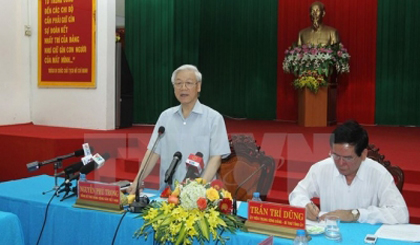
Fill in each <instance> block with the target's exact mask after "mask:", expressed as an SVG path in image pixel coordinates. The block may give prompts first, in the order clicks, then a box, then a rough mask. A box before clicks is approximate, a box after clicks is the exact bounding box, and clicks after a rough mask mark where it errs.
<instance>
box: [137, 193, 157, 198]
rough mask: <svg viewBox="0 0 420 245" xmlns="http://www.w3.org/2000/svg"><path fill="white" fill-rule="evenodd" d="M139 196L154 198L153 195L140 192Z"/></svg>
mask: <svg viewBox="0 0 420 245" xmlns="http://www.w3.org/2000/svg"><path fill="white" fill-rule="evenodd" d="M140 196H147V197H148V198H152V197H154V196H156V194H155V193H149V192H142V193H140Z"/></svg>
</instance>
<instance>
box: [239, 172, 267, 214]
mask: <svg viewBox="0 0 420 245" xmlns="http://www.w3.org/2000/svg"><path fill="white" fill-rule="evenodd" d="M263 167H265V164H262V165H261V166H260V167H259V168H258V169H257V170H256V171H255V172H253V173H252V174H251V175H250V176H248V178H246V179H245V180H244V181H242V182H241V183H240V184H239V185H238V187H236V190H235V194H234V195H233V196H234V198H233V202H232V206H233V207H232V213H233V214H234V215H236V216H237V213H238V208H237V206H236V196H237V195H238V191H239V188H241V187H242V186H243V185H244V184H245V183H246V182H248V180H249V179H251V177H252V176H254V175H255V174H256V173H258V172H260V171H261V169H262V168H263ZM238 218H239V217H238Z"/></svg>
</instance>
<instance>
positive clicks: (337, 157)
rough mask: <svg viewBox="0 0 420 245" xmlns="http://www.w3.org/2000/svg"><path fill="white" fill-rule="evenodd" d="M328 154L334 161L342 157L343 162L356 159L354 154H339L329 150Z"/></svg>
mask: <svg viewBox="0 0 420 245" xmlns="http://www.w3.org/2000/svg"><path fill="white" fill-rule="evenodd" d="M330 156H331V157H332V159H333V160H334V161H339V160H340V159H343V161H345V162H353V161H354V160H355V159H356V157H354V156H340V155H337V154H335V153H331V152H330Z"/></svg>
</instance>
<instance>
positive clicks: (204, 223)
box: [198, 215, 210, 241]
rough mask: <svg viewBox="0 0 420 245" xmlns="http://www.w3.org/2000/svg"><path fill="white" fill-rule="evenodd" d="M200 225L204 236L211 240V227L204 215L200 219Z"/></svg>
mask: <svg viewBox="0 0 420 245" xmlns="http://www.w3.org/2000/svg"><path fill="white" fill-rule="evenodd" d="M198 226H199V227H200V230H201V234H202V235H203V237H204V238H205V239H206V240H207V241H210V228H209V224H208V223H207V220H206V218H205V216H204V215H202V216H201V218H200V220H198Z"/></svg>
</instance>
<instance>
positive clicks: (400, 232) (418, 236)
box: [375, 224, 420, 242]
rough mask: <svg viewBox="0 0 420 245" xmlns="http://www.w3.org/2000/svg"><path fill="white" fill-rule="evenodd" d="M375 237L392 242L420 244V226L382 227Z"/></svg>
mask: <svg viewBox="0 0 420 245" xmlns="http://www.w3.org/2000/svg"><path fill="white" fill-rule="evenodd" d="M375 235H376V236H377V237H378V238H384V239H390V240H397V241H406V242H420V225H412V224H402V225H382V226H381V227H380V228H379V229H378V230H377V231H376V233H375Z"/></svg>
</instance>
